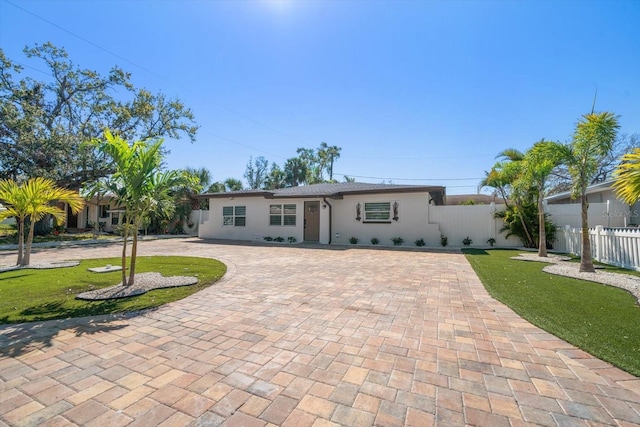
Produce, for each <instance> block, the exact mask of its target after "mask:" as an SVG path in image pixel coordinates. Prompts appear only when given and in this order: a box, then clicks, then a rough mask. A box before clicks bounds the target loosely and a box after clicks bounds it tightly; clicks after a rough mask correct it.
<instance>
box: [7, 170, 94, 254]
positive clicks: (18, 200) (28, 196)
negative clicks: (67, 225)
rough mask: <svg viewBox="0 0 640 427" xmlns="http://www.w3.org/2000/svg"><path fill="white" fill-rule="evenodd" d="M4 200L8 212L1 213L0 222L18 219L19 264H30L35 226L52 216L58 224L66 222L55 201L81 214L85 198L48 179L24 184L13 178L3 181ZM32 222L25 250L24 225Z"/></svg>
mask: <svg viewBox="0 0 640 427" xmlns="http://www.w3.org/2000/svg"><path fill="white" fill-rule="evenodd" d="M0 201H1V202H2V204H3V205H4V206H5V208H6V210H4V211H2V212H0V220H3V219H5V218H11V217H14V218H16V220H17V222H18V261H17V263H16V264H17V265H29V262H30V258H31V245H32V243H33V231H34V229H35V227H34V225H35V223H36V222H37V221H40V220H41V219H42V218H44V217H45V216H46V215H52V216H53V217H54V218H55V219H56V221H58V222H61V223H62V222H64V221H65V214H66V211H65V210H63V209H60V208H59V207H57V206H55V205H53V203H54V202H62V203H66V204H67V205H68V206H69V209H71V212H73V213H78V212H80V209H82V206H83V205H84V200H83V199H82V197H81V196H80V195H79V194H78V193H76V192H74V191H71V190H67V189H65V188H60V187H58V186H56V184H55V182H53V181H52V180H50V179H45V178H32V179H29V180H28V181H27V182H25V183H24V184H22V185H18V184H17V183H16V182H15V181H13V180H10V179H3V180H0ZM27 218H28V219H29V222H30V223H31V227H29V235H28V236H27V244H26V248H25V247H24V223H25V220H26V219H27Z"/></svg>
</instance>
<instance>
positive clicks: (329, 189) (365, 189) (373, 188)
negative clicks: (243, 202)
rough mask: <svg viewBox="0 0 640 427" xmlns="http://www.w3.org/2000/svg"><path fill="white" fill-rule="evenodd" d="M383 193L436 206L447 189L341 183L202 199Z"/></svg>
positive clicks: (221, 195)
mask: <svg viewBox="0 0 640 427" xmlns="http://www.w3.org/2000/svg"><path fill="white" fill-rule="evenodd" d="M381 193H431V195H432V197H433V199H434V200H435V201H436V204H442V199H443V196H444V194H445V187H441V186H425V185H397V184H368V183H364V182H340V183H333V184H313V185H301V186H298V187H289V188H280V189H277V190H240V191H229V192H225V193H208V194H203V195H202V196H200V197H206V198H224V197H233V196H240V197H264V198H269V199H279V198H293V197H314V198H317V197H329V198H332V199H341V198H342V197H343V196H344V195H346V194H381Z"/></svg>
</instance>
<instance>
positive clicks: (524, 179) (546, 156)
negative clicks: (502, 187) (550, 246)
mask: <svg viewBox="0 0 640 427" xmlns="http://www.w3.org/2000/svg"><path fill="white" fill-rule="evenodd" d="M556 148H557V143H553V142H550V141H545V140H544V138H543V139H541V140H540V141H538V142H536V143H535V144H534V145H533V147H532V148H531V149H530V150H528V151H527V152H526V153H525V156H524V161H523V167H522V174H521V175H520V177H519V178H518V184H517V185H519V186H523V187H524V189H525V191H528V190H530V189H531V187H534V188H535V194H536V198H537V205H538V256H540V257H546V256H547V236H546V234H547V233H546V221H545V214H544V204H543V201H544V194H545V189H546V186H547V179H548V178H549V176H550V175H551V172H553V170H554V169H555V168H556V167H557V166H558V165H559V164H560V158H559V155H558V150H557V149H556Z"/></svg>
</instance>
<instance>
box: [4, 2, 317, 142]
mask: <svg viewBox="0 0 640 427" xmlns="http://www.w3.org/2000/svg"><path fill="white" fill-rule="evenodd" d="M4 1H5V3H7V4H10V5H11V6H13V7H15V8H17V9H20V10H22V11H23V12H25V13H28V14H29V15H31V16H33V17H35V18H37V19H39V20H41V21H44V22H46V23H47V24H49V25H52V26H54V27H56V28H58V29H59V30H61V31H64V32H65V33H67V34H70V35H72V36H73V37H76V38H78V39H80V40H82V41H83V42H85V43H88V44H90V45H91V46H93V47H95V48H97V49H100V50H101V51H103V52H106V53H108V54H109V55H112V56H114V57H116V58H118V59H121V60H123V61H125V62H127V63H129V64H131V65H133V66H134V67H137V68H139V69H140V70H142V71H145V72H147V73H149V74H151V75H152V76H154V77H157V78H159V79H161V80H164V81H166V82H168V83H171V81H170V80H169V79H168V78H166V77H164V76H161V75H159V74H157V73H155V72H154V71H152V70H149V69H148V68H145V67H143V66H142V65H140V64H137V63H135V62H133V61H131V60H129V59H127V58H125V57H124V56H122V55H119V54H117V53H115V52H113V51H111V50H109V49H107V48H104V47H102V46H100V45H99V44H97V43H94V42H92V41H91V40H89V39H87V38H85V37H82V36H80V35H79V34H76V33H74V32H73V31H70V30H67V29H66V28H64V27H62V26H60V25H58V24H56V23H55V22H52V21H50V20H48V19H46V18H43V17H42V16H40V15H38V14H36V13H34V12H31V11H30V10H28V9H25V8H24V7H22V6H18V5H17V4H15V3H13V2H11V1H9V0H4ZM209 103H211V104H213V105H215V106H217V107H219V108H222V109H224V110H227V111H229V112H230V113H233V114H235V115H237V116H238V117H241V118H243V119H245V120H248V121H250V122H252V123H254V124H256V125H258V126H262V127H264V128H265V129H269V130H270V131H272V132H275V133H277V134H280V135H282V136H284V137H286V138H289V139H291V140H293V141H296V142H299V143H301V144H303V145H306V142H304V141H302V140H300V139H298V138H295V137H293V136H291V135H288V134H286V133H284V132H282V131H280V130H278V129H275V128H274V127H271V126H269V125H267V124H264V123H262V122H259V121H257V120H254V119H252V118H251V117H249V116H247V115H245V114H242V113H240V112H238V111H235V110H233V109H231V108H229V107H226V106H224V105H222V104H220V103H217V102H215V101H213V100H209Z"/></svg>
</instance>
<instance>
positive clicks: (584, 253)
mask: <svg viewBox="0 0 640 427" xmlns="http://www.w3.org/2000/svg"><path fill="white" fill-rule="evenodd" d="M588 213H589V202H587V195H586V194H584V191H583V192H582V247H581V251H580V252H581V256H580V272H586V273H595V272H596V269H595V268H594V267H593V259H592V255H591V241H590V240H589V223H588Z"/></svg>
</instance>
